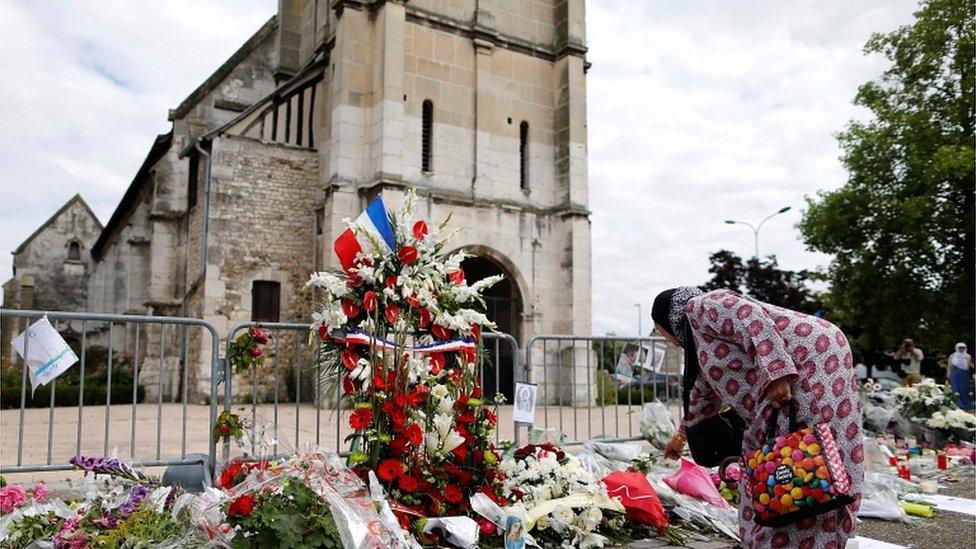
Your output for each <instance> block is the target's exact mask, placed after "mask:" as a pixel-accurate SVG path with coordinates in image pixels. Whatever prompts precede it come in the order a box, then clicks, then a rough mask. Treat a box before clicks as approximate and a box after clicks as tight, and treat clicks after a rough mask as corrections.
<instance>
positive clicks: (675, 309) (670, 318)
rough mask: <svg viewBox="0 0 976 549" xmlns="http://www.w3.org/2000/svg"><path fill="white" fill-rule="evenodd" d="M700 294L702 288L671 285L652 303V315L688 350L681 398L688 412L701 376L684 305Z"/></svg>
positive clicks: (686, 351) (653, 318) (652, 317)
mask: <svg viewBox="0 0 976 549" xmlns="http://www.w3.org/2000/svg"><path fill="white" fill-rule="evenodd" d="M701 294H702V291H701V290H699V289H698V288H695V287H694V286H681V287H679V288H671V289H670V290H664V291H663V292H661V293H659V294H657V297H655V298H654V305H652V306H651V319H652V320H654V322H656V323H657V324H658V325H659V326H660V327H661V328H663V329H664V330H667V332H668V333H670V334H671V335H673V336H674V337H675V339H677V340H678V342H679V343H681V346H682V347H683V348H684V350H685V372H684V376H683V377H682V380H681V388H682V392H681V400H682V404H683V405H684V409H685V413H688V406H689V400H690V398H691V389H692V387H694V386H695V381H697V380H698V374H699V373H700V372H701V366H700V365H699V364H698V351H696V350H695V340H694V338H693V337H691V330H690V329H689V327H688V316H687V315H686V314H685V305H686V304H687V303H688V300H689V299H691V298H693V297H695V296H698V295H701Z"/></svg>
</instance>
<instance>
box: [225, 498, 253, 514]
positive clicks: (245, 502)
mask: <svg viewBox="0 0 976 549" xmlns="http://www.w3.org/2000/svg"><path fill="white" fill-rule="evenodd" d="M255 501H256V500H255V499H254V496H252V495H251V494H244V495H243V496H241V497H239V498H237V499H235V500H234V501H233V502H232V503H231V504H230V507H228V508H227V516H228V517H246V516H248V515H250V514H251V513H252V512H254V503H255Z"/></svg>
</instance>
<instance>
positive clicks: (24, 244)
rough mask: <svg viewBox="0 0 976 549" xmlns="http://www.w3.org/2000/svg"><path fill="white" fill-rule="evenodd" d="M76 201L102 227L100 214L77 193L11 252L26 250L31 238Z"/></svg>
mask: <svg viewBox="0 0 976 549" xmlns="http://www.w3.org/2000/svg"><path fill="white" fill-rule="evenodd" d="M76 202H77V203H78V204H81V206H82V207H83V208H84V209H85V211H86V212H88V215H90V216H91V217H92V219H94V220H95V223H98V227H99V228H101V226H102V222H101V221H99V220H98V216H97V215H95V212H93V211H92V209H91V208H90V207H89V206H88V203H87V202H85V199H84V198H82V197H81V195H80V194H76V195H74V196H72V197H71V198H70V199H69V200H68V201H67V202H65V203H64V206H61V208H60V209H59V210H58V211H56V212H54V215H52V216H51V217H50V218H49V219H48V220H47V221H45V222H44V224H42V225H41V226H40V227H38V228H37V230H36V231H34V232H33V233H31V235H30V236H28V237H27V239H26V240H24V241H23V242H21V243H20V246H17V248H16V249H15V250H14V251H13V252H10V253H12V254H14V255H17V254H19V253H20V252H22V251H24V248H26V247H27V245H28V244H30V243H31V240H34V238H36V237H37V235H39V234H41V232H43V231H44V229H46V228H48V227H49V226H50V225H51V224H52V223H54V220H56V219H57V218H58V217H60V216H61V214H63V213H64V212H66V211H68V208H70V207H71V205H72V204H74V203H76Z"/></svg>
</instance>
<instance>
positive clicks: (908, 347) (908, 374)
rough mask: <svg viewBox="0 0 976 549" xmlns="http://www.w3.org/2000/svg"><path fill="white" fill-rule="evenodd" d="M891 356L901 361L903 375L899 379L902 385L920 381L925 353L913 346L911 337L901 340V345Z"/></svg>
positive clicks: (907, 385)
mask: <svg viewBox="0 0 976 549" xmlns="http://www.w3.org/2000/svg"><path fill="white" fill-rule="evenodd" d="M891 356H892V357H894V359H895V360H898V361H900V362H901V370H902V371H903V372H905V377H904V379H902V380H901V384H902V386H904V387H911V386H912V385H915V384H916V383H918V382H919V381H922V359H923V358H925V355H924V354H922V350H921V349H919V348H918V347H916V346H915V342H914V341H912V340H911V339H906V340H905V341H902V342H901V346H899V347H898V350H897V351H895V353H894V354H893V355H891Z"/></svg>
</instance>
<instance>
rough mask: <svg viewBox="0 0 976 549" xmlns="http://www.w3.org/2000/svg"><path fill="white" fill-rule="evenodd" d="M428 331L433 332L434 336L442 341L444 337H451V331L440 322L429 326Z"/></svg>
mask: <svg viewBox="0 0 976 549" xmlns="http://www.w3.org/2000/svg"><path fill="white" fill-rule="evenodd" d="M430 332H431V333H432V334H434V337H436V338H437V339H440V340H442V341H443V340H445V339H450V337H451V331H450V330H448V329H447V328H445V327H444V326H441V325H440V324H434V325H433V326H431V328H430Z"/></svg>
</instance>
